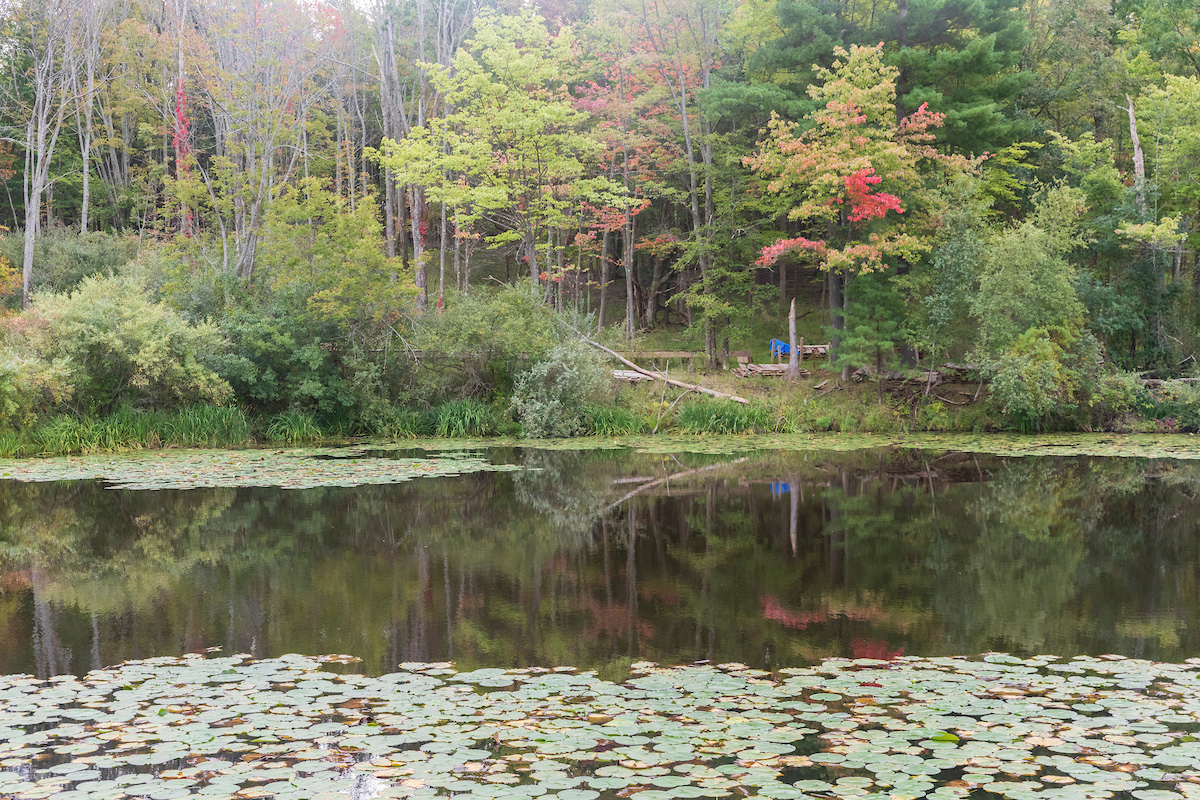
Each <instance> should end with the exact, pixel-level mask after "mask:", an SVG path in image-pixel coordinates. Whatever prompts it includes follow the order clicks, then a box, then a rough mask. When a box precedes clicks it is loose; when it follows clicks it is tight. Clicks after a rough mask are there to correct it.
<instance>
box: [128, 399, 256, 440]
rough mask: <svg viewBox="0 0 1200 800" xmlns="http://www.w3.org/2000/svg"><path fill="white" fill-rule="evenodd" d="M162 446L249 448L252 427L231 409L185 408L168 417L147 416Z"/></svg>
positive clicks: (215, 407)
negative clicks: (234, 446)
mask: <svg viewBox="0 0 1200 800" xmlns="http://www.w3.org/2000/svg"><path fill="white" fill-rule="evenodd" d="M146 416H147V417H149V418H151V420H152V424H153V425H154V426H155V428H156V430H158V431H161V433H160V434H159V436H160V437H161V439H162V442H163V444H164V445H176V446H179V447H201V446H207V447H214V446H220V445H236V444H250V443H252V442H253V441H254V425H253V423H252V422H251V420H250V418H249V417H247V416H246V412H244V411H242V409H240V408H237V407H231V406H188V407H187V408H182V409H180V410H179V411H176V412H172V413H163V412H159V413H155V414H147V415H146Z"/></svg>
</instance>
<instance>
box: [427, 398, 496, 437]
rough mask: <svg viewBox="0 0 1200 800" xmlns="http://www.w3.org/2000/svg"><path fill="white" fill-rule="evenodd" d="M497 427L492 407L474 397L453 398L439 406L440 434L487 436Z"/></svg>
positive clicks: (438, 433)
mask: <svg viewBox="0 0 1200 800" xmlns="http://www.w3.org/2000/svg"><path fill="white" fill-rule="evenodd" d="M495 429H496V421H495V418H494V417H493V416H492V412H491V409H489V408H488V407H487V406H485V405H484V404H483V403H481V402H480V401H478V400H476V399H474V398H467V399H464V400H451V401H450V402H448V403H443V404H442V405H441V406H439V407H438V410H437V429H436V431H435V433H436V434H437V435H438V436H442V437H449V438H454V437H465V436H487V435H488V434H490V433H492V432H493V431H494V430H495Z"/></svg>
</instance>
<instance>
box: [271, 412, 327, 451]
mask: <svg viewBox="0 0 1200 800" xmlns="http://www.w3.org/2000/svg"><path fill="white" fill-rule="evenodd" d="M323 436H324V432H323V431H322V430H321V426H320V425H319V424H318V423H317V418H316V417H314V416H313V415H312V414H310V413H308V412H307V411H285V412H284V413H282V414H279V415H278V416H276V417H274V418H273V419H272V420H271V424H270V425H268V426H267V438H268V439H270V440H271V441H273V442H283V443H285V444H301V443H304V442H315V441H318V440H319V439H321V438H322V437H323Z"/></svg>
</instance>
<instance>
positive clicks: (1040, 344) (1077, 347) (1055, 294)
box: [971, 187, 1099, 427]
mask: <svg viewBox="0 0 1200 800" xmlns="http://www.w3.org/2000/svg"><path fill="white" fill-rule="evenodd" d="M1083 211H1084V205H1083V198H1082V193H1081V192H1080V191H1079V190H1077V189H1071V188H1067V187H1055V188H1053V189H1050V190H1049V191H1047V192H1046V195H1045V196H1044V198H1043V199H1042V200H1041V202H1039V203H1038V205H1037V208H1036V210H1035V213H1034V215H1033V218H1032V219H1029V220H1026V221H1025V222H1022V223H1020V224H1018V225H1014V226H1011V227H1008V228H1006V229H1004V230H1001V231H1000V232H998V233H997V234H996V235H995V236H994V237H993V238H992V239H991V240H990V241H989V242H988V244H987V255H986V258H985V260H984V263H983V271H982V273H981V275H980V279H979V290H978V292H977V293H976V295H975V299H974V301H973V302H972V305H971V310H972V313H973V314H974V315H975V316H976V318H977V319H978V323H979V338H978V340H977V343H976V354H977V356H978V358H979V362H980V368H981V369H982V370H983V372H984V374H986V375H989V376H990V377H991V378H992V379H993V381H995V382H996V397H995V399H996V401H997V402H998V403H999V404H1000V406H1001V407H1002V409H1003V410H1004V411H1006V412H1007V413H1009V414H1011V415H1012V416H1013V417H1014V418H1016V419H1017V421H1018V423H1019V424H1021V425H1022V426H1023V427H1038V426H1040V425H1041V424H1042V423H1043V422H1045V421H1046V420H1047V419H1048V418H1049V417H1051V416H1052V415H1054V414H1056V413H1066V412H1069V411H1071V410H1073V407H1074V405H1075V401H1076V394H1077V393H1078V391H1079V389H1080V387H1081V386H1082V385H1083V384H1084V383H1085V382H1086V381H1088V380H1091V379H1092V378H1093V377H1094V376H1095V374H1096V373H1097V371H1098V369H1099V364H1098V352H1097V349H1096V347H1095V343H1094V340H1093V339H1092V338H1091V337H1090V336H1088V335H1086V333H1085V331H1084V306H1083V303H1082V302H1081V301H1080V299H1079V294H1078V292H1077V289H1076V286H1077V283H1076V271H1075V268H1074V267H1073V266H1072V265H1071V264H1070V262H1069V261H1068V259H1067V256H1068V255H1069V254H1070V253H1071V252H1072V251H1074V250H1075V249H1076V248H1078V247H1079V246H1081V245H1082V244H1083V242H1082V239H1081V237H1080V234H1079V221H1080V218H1081V216H1082V214H1083Z"/></svg>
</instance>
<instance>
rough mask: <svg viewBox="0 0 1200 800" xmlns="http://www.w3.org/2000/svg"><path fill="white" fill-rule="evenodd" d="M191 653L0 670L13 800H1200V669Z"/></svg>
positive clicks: (1058, 662) (1, 764) (944, 661)
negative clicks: (364, 666)
mask: <svg viewBox="0 0 1200 800" xmlns="http://www.w3.org/2000/svg"><path fill="white" fill-rule="evenodd" d="M345 660H351V659H349V658H340V657H324V658H308V657H302V656H287V657H283V658H278V659H270V660H252V659H250V658H249V657H246V656H231V657H213V658H206V657H202V656H185V657H182V658H156V659H150V660H147V661H138V662H128V663H125V664H122V665H119V666H117V667H114V668H111V669H106V670H99V671H94V672H92V673H90V674H88V675H87V676H86V677H84V678H76V677H72V676H58V677H55V678H51V679H49V680H39V679H36V678H33V677H29V676H9V677H6V678H3V679H2V680H0V797H11V798H19V799H22V800H23V799H26V798H46V797H53V798H55V800H83V798H95V800H115V799H117V798H126V797H129V798H152V800H170V799H171V798H183V797H191V796H196V797H237V798H260V797H263V798H265V797H274V798H279V800H287V799H288V798H334V797H342V798H344V797H350V798H396V797H407V798H419V799H421V800H433V798H440V797H459V798H467V799H468V800H477V799H478V800H501V799H502V798H512V799H513V800H527V799H528V800H532V798H539V797H544V798H559V800H597V798H605V799H607V798H617V797H620V798H626V797H636V798H637V800H672V799H673V798H690V797H746V796H750V797H763V798H771V799H772V800H786V799H788V798H849V799H850V800H882V798H885V797H886V798H892V800H900V798H909V799H915V798H920V797H928V798H938V799H941V798H945V799H946V800H952V799H953V798H960V797H966V796H968V795H970V796H971V797H979V798H988V799H989V800H991V799H992V798H997V799H998V798H1011V799H1012V800H1038V799H1040V798H1054V799H1055V800H1086V799H1087V798H1110V797H1122V798H1124V797H1132V798H1135V799H1136V800H1173V799H1178V800H1184V798H1191V797H1194V796H1200V741H1198V740H1197V737H1196V736H1195V735H1194V732H1195V731H1196V730H1197V729H1200V664H1197V663H1190V662H1189V663H1184V664H1161V663H1153V662H1149V661H1143V660H1137V659H1129V658H1122V657H1117V656H1113V657H1101V658H1091V657H1080V658H1074V659H1071V660H1063V659H1059V658H1057V657H1055V656H1042V657H1036V658H1031V659H1026V660H1022V659H1018V658H1014V657H1011V656H1006V655H1000V654H994V655H989V656H987V657H984V658H983V659H981V660H969V659H965V658H930V659H921V658H900V659H896V660H893V661H876V660H869V659H858V660H846V659H839V660H830V661H826V662H823V663H821V664H819V665H817V666H814V667H809V668H797V669H785V670H780V671H777V672H774V673H768V672H764V671H761V670H755V669H750V668H747V667H745V666H743V665H740V664H723V665H720V666H708V665H695V666H687V667H658V666H655V665H653V664H650V663H647V662H641V663H638V664H635V665H633V672H632V674H631V676H630V678H629V679H628V680H626V681H625V682H623V683H615V682H611V681H605V680H601V679H600V678H598V677H597V676H596V674H595V673H594V672H579V671H576V670H574V669H572V668H560V669H554V670H550V669H545V668H524V669H513V670H502V669H479V670H474V671H471V672H458V671H456V670H455V669H454V668H453V667H452V666H451V665H450V664H447V663H437V664H401V665H400V670H399V671H397V672H395V673H392V674H388V675H383V676H381V677H368V676H363V675H357V674H339V673H334V672H330V671H325V670H324V669H323V666H324V664H325V663H326V662H328V661H345Z"/></svg>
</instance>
